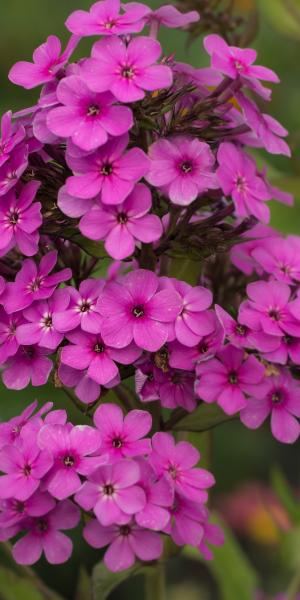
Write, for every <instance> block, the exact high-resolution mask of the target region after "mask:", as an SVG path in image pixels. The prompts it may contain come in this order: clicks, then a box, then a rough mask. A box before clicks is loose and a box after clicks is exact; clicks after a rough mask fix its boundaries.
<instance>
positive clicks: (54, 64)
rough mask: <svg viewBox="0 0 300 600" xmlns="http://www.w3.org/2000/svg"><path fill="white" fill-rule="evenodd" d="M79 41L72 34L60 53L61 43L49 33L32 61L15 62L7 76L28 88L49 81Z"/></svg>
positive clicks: (54, 76) (35, 52)
mask: <svg viewBox="0 0 300 600" xmlns="http://www.w3.org/2000/svg"><path fill="white" fill-rule="evenodd" d="M78 42H79V37H78V36H75V35H72V36H71V38H70V40H69V43H68V45H67V47H66V49H65V51H64V52H63V53H62V54H61V43H60V40H59V39H58V37H56V35H49V37H48V38H47V40H46V42H44V43H43V44H41V46H39V47H38V48H36V50H35V51H34V53H33V63H31V62H27V61H23V60H22V61H19V62H17V63H16V64H15V65H14V66H13V67H12V68H11V70H10V72H9V75H8V78H9V80H10V81H11V82H12V83H15V84H16V85H21V86H22V87H24V88H26V89H27V90H30V89H32V88H34V87H37V86H38V85H42V84H44V83H49V82H50V81H52V80H53V79H55V78H56V76H57V74H58V72H59V71H60V70H61V68H62V67H63V66H64V65H65V63H66V62H67V60H68V59H69V58H70V56H71V54H72V53H73V51H74V50H75V48H76V46H77V44H78Z"/></svg>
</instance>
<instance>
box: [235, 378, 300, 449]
mask: <svg viewBox="0 0 300 600" xmlns="http://www.w3.org/2000/svg"><path fill="white" fill-rule="evenodd" d="M269 415H270V416H271V431H272V434H273V436H274V437H275V438H276V439H277V440H279V441H280V442H283V443H285V444H293V443H294V442H295V441H296V440H297V439H298V437H299V434H300V425H299V421H298V420H297V419H298V418H299V417H300V387H299V384H298V382H297V381H296V380H295V379H293V377H292V376H291V374H290V373H288V372H286V371H284V370H282V371H281V373H280V374H279V375H277V376H271V377H266V378H265V381H264V384H263V385H262V386H260V387H258V388H257V390H256V391H255V393H254V394H253V396H251V398H249V400H248V402H247V406H246V407H245V408H244V410H242V411H241V414H240V418H241V421H242V423H243V424H244V425H246V427H249V428H250V429H257V428H258V427H260V426H261V425H262V423H263V422H264V421H265V420H266V418H267V417H268V416H269ZM296 417H297V418H296Z"/></svg>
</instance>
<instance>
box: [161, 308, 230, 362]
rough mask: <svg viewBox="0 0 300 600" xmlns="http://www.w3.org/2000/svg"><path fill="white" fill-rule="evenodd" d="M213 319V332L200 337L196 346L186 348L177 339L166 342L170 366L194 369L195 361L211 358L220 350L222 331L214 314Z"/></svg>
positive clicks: (222, 339)
mask: <svg viewBox="0 0 300 600" xmlns="http://www.w3.org/2000/svg"><path fill="white" fill-rule="evenodd" d="M214 321H215V328H214V330H213V332H212V333H211V334H210V335H205V336H204V337H203V338H201V339H200V342H199V343H198V344H197V346H192V347H191V348H187V346H183V345H182V344H180V343H179V342H177V341H175V342H171V343H170V344H168V351H169V365H170V367H173V368H174V369H183V370H187V371H194V369H195V366H196V364H197V363H199V362H203V361H205V360H207V359H208V358H212V357H213V356H215V354H216V353H217V352H218V351H219V350H221V348H222V346H223V342H224V331H223V328H222V327H221V325H220V323H219V322H218V320H217V318H216V316H214Z"/></svg>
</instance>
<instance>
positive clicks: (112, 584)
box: [92, 563, 143, 600]
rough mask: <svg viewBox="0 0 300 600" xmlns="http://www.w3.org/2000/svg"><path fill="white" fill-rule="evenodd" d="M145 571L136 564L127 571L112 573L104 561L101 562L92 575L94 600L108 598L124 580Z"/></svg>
mask: <svg viewBox="0 0 300 600" xmlns="http://www.w3.org/2000/svg"><path fill="white" fill-rule="evenodd" d="M142 572H143V568H142V567H141V566H140V565H138V564H135V565H134V566H133V567H131V568H130V569H126V571H121V572H120V573H112V572H111V571H109V570H108V569H107V568H106V566H105V564H104V563H99V564H98V565H96V567H95V568H94V570H93V575H92V600H106V598H108V596H109V594H110V593H111V592H112V591H113V590H114V589H115V588H116V587H118V586H119V585H120V583H122V582H123V581H125V580H126V579H128V578H129V577H133V576H134V575H138V574H139V573H142Z"/></svg>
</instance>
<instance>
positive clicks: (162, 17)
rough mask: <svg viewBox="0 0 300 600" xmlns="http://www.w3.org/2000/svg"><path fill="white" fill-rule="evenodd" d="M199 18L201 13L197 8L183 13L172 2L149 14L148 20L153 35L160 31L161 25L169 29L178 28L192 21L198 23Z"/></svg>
mask: <svg viewBox="0 0 300 600" xmlns="http://www.w3.org/2000/svg"><path fill="white" fill-rule="evenodd" d="M199 19H200V15H199V13H198V12H197V11H196V10H191V11H189V12H186V13H182V12H180V11H179V10H177V8H175V6H173V5H172V4H166V5H164V6H160V7H159V8H157V9H156V10H153V11H152V12H151V14H150V15H148V16H147V22H148V23H150V26H151V27H150V35H151V36H153V37H154V35H156V33H157V31H158V27H159V25H164V26H165V27H168V28H169V29H177V28H178V27H187V26H188V25H191V23H196V22H197V21H199Z"/></svg>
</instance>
